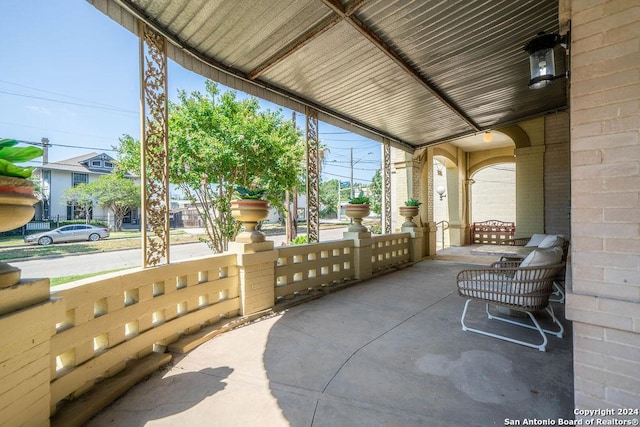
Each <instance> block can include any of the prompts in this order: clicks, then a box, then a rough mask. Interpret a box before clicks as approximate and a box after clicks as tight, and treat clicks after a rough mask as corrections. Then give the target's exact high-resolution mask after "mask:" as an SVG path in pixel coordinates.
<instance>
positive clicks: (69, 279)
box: [50, 269, 126, 287]
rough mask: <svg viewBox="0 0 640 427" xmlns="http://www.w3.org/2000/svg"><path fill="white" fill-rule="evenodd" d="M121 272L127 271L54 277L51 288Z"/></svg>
mask: <svg viewBox="0 0 640 427" xmlns="http://www.w3.org/2000/svg"><path fill="white" fill-rule="evenodd" d="M120 270H126V269H117V270H109V271H101V272H99V273H87V274H75V275H73V276H63V277H52V278H51V279H50V281H51V283H50V286H51V287H54V286H58V285H63V284H65V283H69V282H75V281H76V280H82V279H86V278H88V277H94V276H99V275H101V274H107V273H113V272H114V271H120Z"/></svg>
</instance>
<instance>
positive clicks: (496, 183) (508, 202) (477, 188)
mask: <svg viewBox="0 0 640 427" xmlns="http://www.w3.org/2000/svg"><path fill="white" fill-rule="evenodd" d="M471 180H472V181H471V182H473V185H472V191H471V218H470V221H471V222H472V223H473V222H481V221H488V220H499V221H507V222H516V164H515V162H514V161H511V162H508V163H494V164H492V165H490V166H485V167H483V168H481V169H478V170H477V171H476V172H475V173H474V174H473V175H471Z"/></svg>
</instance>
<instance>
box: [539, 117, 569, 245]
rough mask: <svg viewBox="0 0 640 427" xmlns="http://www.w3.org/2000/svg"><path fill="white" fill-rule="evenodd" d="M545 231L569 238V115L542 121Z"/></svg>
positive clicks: (546, 118)
mask: <svg viewBox="0 0 640 427" xmlns="http://www.w3.org/2000/svg"><path fill="white" fill-rule="evenodd" d="M544 130H545V152H544V229H545V230H544V231H545V233H548V234H564V235H567V236H569V235H570V234H571V227H570V221H569V219H570V210H571V209H570V204H571V194H570V193H571V186H570V183H571V174H570V166H571V161H570V158H569V113H567V112H563V113H557V114H550V115H548V116H546V117H545V126H544Z"/></svg>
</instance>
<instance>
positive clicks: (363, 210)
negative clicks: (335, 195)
mask: <svg viewBox="0 0 640 427" xmlns="http://www.w3.org/2000/svg"><path fill="white" fill-rule="evenodd" d="M370 212H371V208H370V206H369V205H345V214H346V215H347V216H348V217H349V218H351V219H353V224H351V225H350V226H349V231H351V232H357V233H360V232H366V231H369V230H367V227H365V226H364V225H362V218H364V217H367V216H369V213H370Z"/></svg>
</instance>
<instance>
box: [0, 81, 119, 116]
mask: <svg viewBox="0 0 640 427" xmlns="http://www.w3.org/2000/svg"><path fill="white" fill-rule="evenodd" d="M0 83H6V84H10V85H13V86H19V87H23V88H26V89H31V90H35V91H38V92H44V93H50V94H52V95H58V96H62V97H64V98H69V99H77V100H78V101H85V102H90V103H92V104H95V105H103V106H105V107H111V108H120V107H118V106H115V105H110V104H105V103H102V102H96V101H92V100H90V99H84V98H78V97H75V96H69V95H66V94H64V93H58V92H52V91H50V90H46V89H40V88H37V87H33V86H27V85H23V84H20V83H13V82H8V81H6V80H0ZM123 111H126V110H123Z"/></svg>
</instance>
